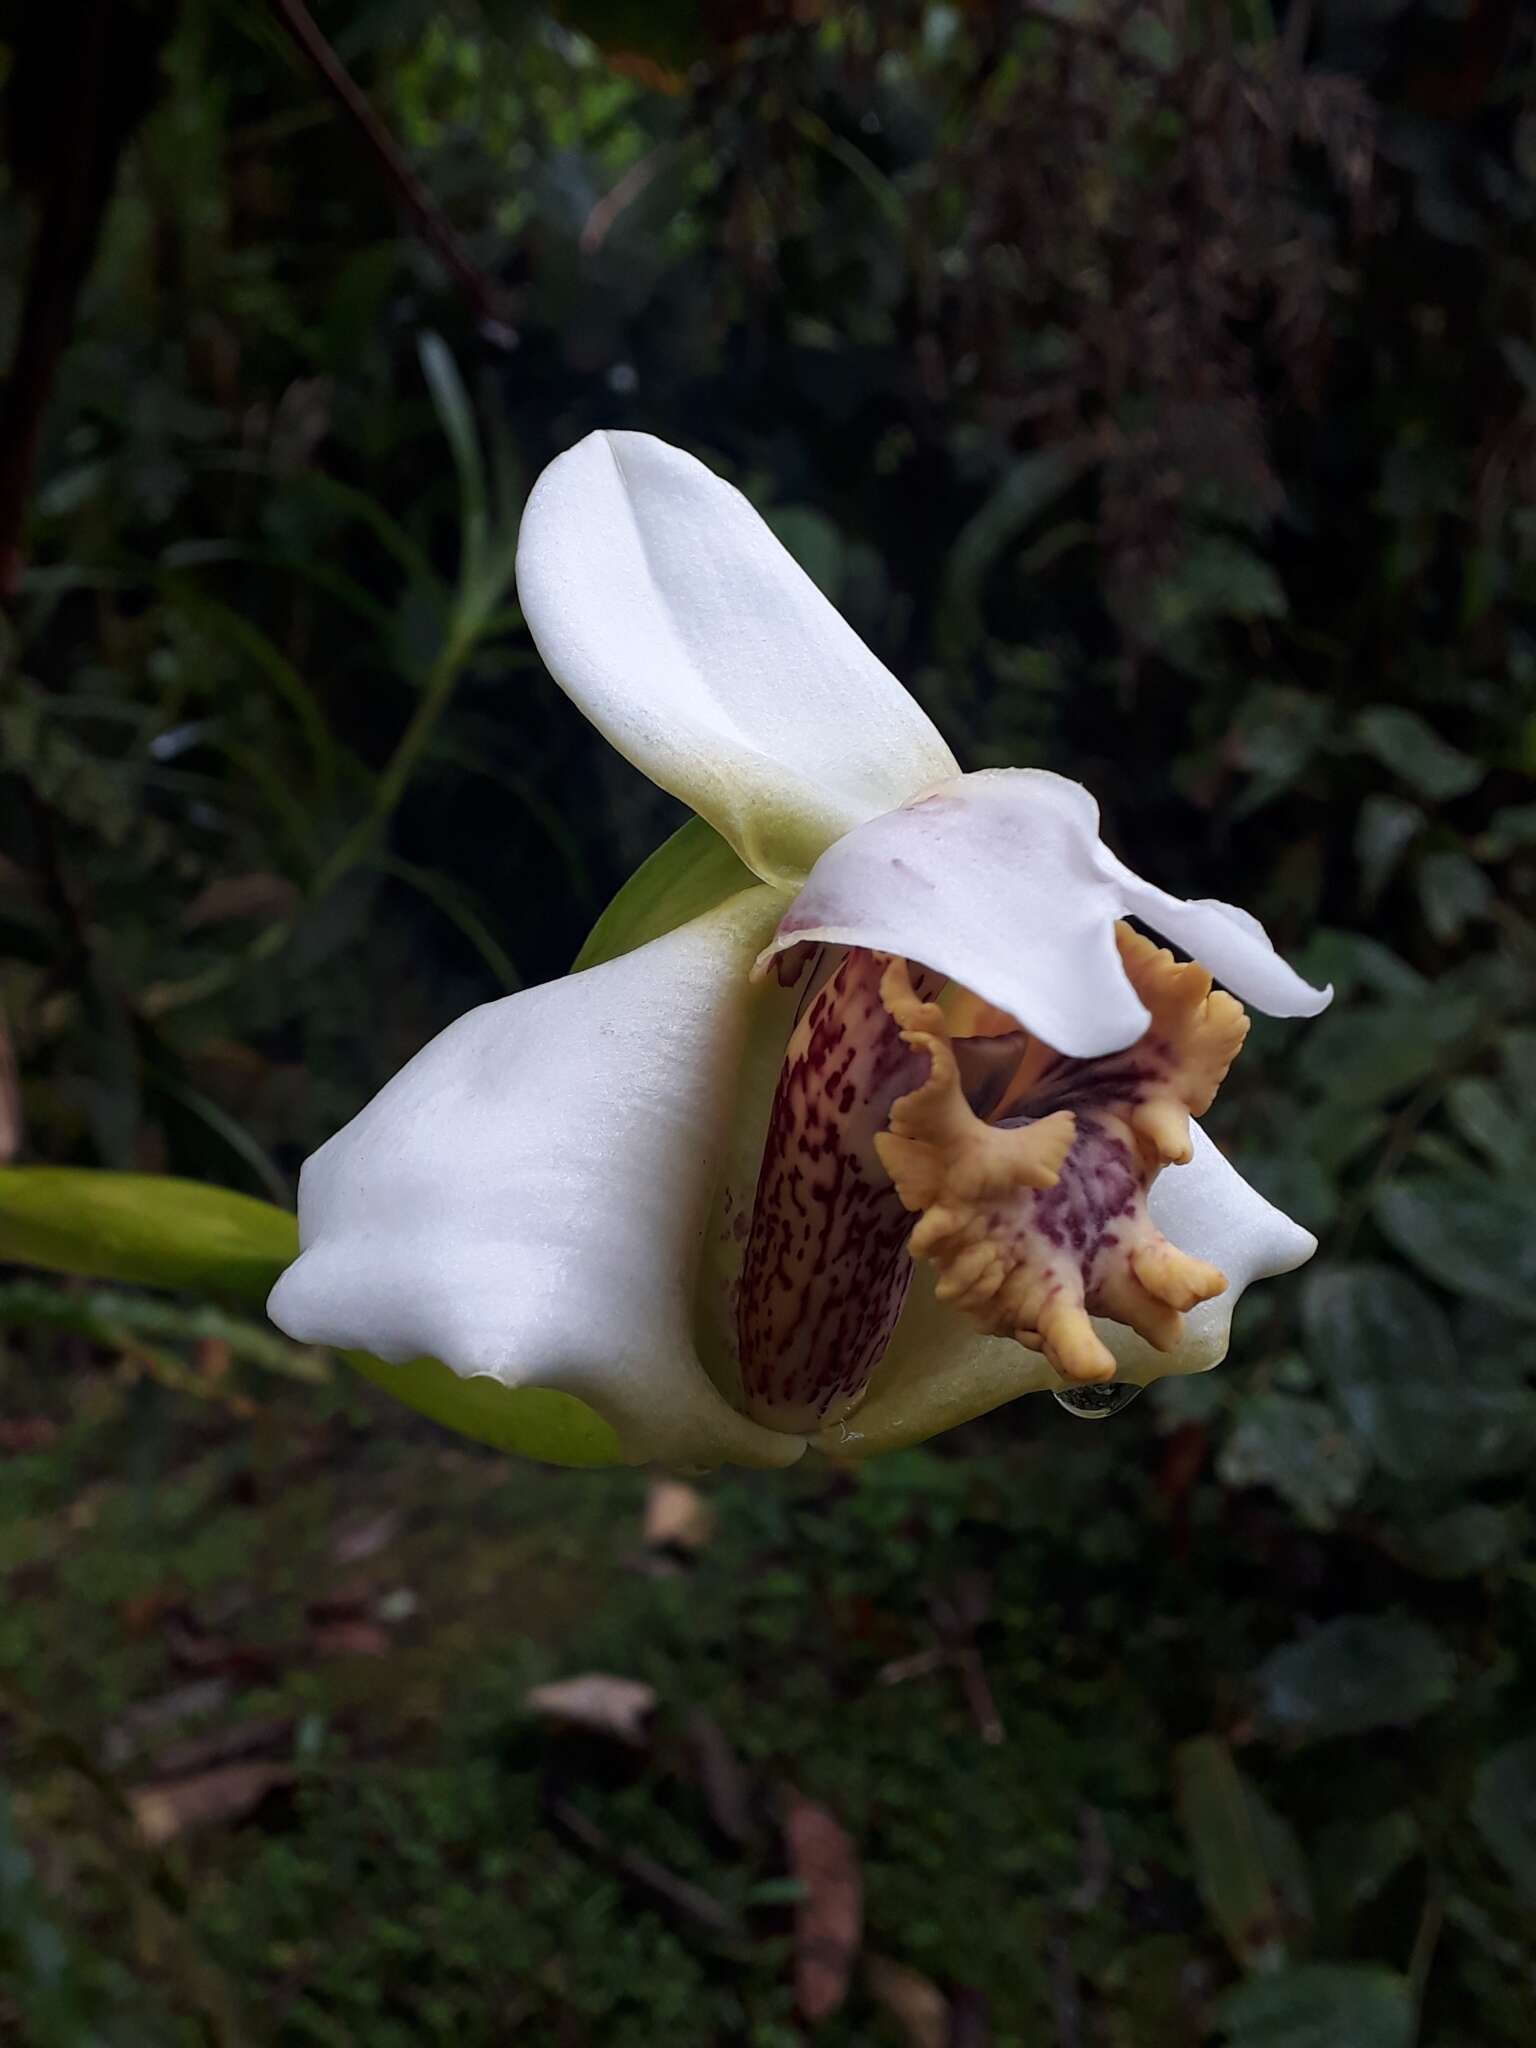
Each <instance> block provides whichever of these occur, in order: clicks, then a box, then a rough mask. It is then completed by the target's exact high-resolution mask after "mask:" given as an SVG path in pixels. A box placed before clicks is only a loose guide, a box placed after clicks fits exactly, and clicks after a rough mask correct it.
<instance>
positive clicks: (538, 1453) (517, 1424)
mask: <svg viewBox="0 0 1536 2048" xmlns="http://www.w3.org/2000/svg"><path fill="white" fill-rule="evenodd" d="M342 1357H343V1358H345V1359H346V1361H347V1363H348V1364H349V1365H352V1366H355V1367H356V1368H357V1370H358V1371H359V1372H360V1373H361V1374H362V1375H363V1378H364V1379H367V1380H372V1382H373V1384H374V1385H375V1386H376V1387H382V1388H383V1390H384V1392H385V1393H386V1394H392V1395H393V1396H394V1398H395V1399H396V1400H397V1401H403V1402H404V1403H405V1405H406V1406H407V1407H408V1408H414V1409H415V1410H416V1411H417V1413H418V1414H421V1415H426V1416H429V1417H430V1418H431V1420H432V1421H433V1422H440V1423H442V1425H443V1426H444V1428H445V1429H451V1430H454V1431H456V1432H457V1434H458V1435H460V1436H467V1437H472V1438H473V1439H474V1441H475V1442H476V1443H481V1444H489V1445H490V1447H491V1448H492V1450H497V1451H510V1452H512V1453H514V1454H515V1455H516V1456H518V1457H521V1458H538V1459H540V1460H542V1461H543V1463H545V1464H547V1465H586V1466H591V1465H621V1464H623V1462H624V1457H623V1453H622V1451H621V1450H620V1448H619V1440H618V1437H617V1436H616V1435H615V1434H614V1432H613V1431H612V1430H611V1429H610V1428H609V1426H608V1424H607V1423H606V1422H604V1421H603V1419H602V1417H601V1416H600V1415H597V1414H595V1413H594V1412H593V1410H592V1409H590V1408H589V1407H588V1406H587V1405H586V1403H585V1402H584V1401H578V1400H577V1399H576V1398H575V1396H574V1395H572V1394H562V1393H559V1392H557V1391H556V1390H555V1389H554V1388H553V1387H504V1386H503V1385H502V1384H501V1382H500V1381H499V1380H493V1379H488V1378H484V1377H482V1378H479V1379H470V1380H464V1379H460V1378H459V1375H458V1374H457V1373H456V1372H453V1371H452V1370H450V1368H449V1367H448V1366H446V1365H442V1364H440V1363H439V1362H438V1360H437V1359H435V1358H412V1359H408V1360H407V1361H406V1363H405V1364H404V1365H387V1364H386V1363H385V1362H384V1360H383V1359H382V1358H373V1357H371V1356H370V1355H369V1354H368V1353H367V1352H366V1351H344V1352H343V1353H342Z"/></svg>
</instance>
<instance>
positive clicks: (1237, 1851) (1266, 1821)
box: [1174, 1735, 1311, 1969]
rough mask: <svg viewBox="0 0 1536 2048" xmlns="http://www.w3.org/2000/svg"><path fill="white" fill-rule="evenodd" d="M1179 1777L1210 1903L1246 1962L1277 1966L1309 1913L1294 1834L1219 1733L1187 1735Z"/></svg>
mask: <svg viewBox="0 0 1536 2048" xmlns="http://www.w3.org/2000/svg"><path fill="white" fill-rule="evenodd" d="M1174 1778H1175V1782H1176V1785H1177V1789H1178V1808H1179V1822H1180V1825H1181V1826H1182V1827H1183V1829H1184V1834H1185V1837H1186V1839H1187V1840H1188V1842H1189V1852H1190V1856H1191V1857H1192V1859H1193V1861H1194V1866H1195V1883H1196V1885H1197V1886H1198V1888H1199V1892H1200V1897H1201V1899H1202V1900H1203V1901H1204V1903H1205V1909H1206V1911H1207V1912H1208V1913H1209V1914H1210V1916H1211V1918H1212V1920H1213V1921H1214V1922H1215V1923H1216V1925H1217V1926H1218V1927H1219V1928H1220V1929H1221V1933H1222V1938H1223V1939H1224V1940H1225V1942H1226V1944H1227V1946H1228V1948H1229V1949H1231V1951H1232V1954H1233V1956H1234V1957H1235V1958H1236V1959H1237V1961H1238V1962H1239V1963H1241V1964H1242V1965H1243V1966H1244V1968H1245V1969H1254V1968H1264V1967H1266V1966H1272V1965H1273V1964H1275V1963H1276V1962H1278V1961H1279V1960H1280V1959H1281V1958H1282V1957H1283V1956H1284V1955H1285V1953H1286V1947H1287V1942H1288V1939H1289V1936H1290V1934H1291V1932H1292V1931H1294V1930H1295V1929H1296V1928H1297V1927H1299V1926H1304V1925H1305V1924H1306V1923H1307V1921H1308V1920H1309V1919H1310V1917H1311V1909H1310V1905H1309V1902H1308V1897H1307V1883H1306V1871H1305V1865H1304V1863H1303V1861H1302V1856H1301V1851H1300V1849H1299V1847H1298V1846H1297V1842H1296V1837H1295V1835H1294V1834H1293V1833H1292V1831H1291V1829H1290V1827H1289V1826H1288V1825H1287V1824H1286V1823H1285V1822H1284V1821H1283V1820H1281V1819H1280V1817H1279V1815H1278V1814H1276V1813H1275V1812H1274V1811H1273V1809H1272V1808H1271V1807H1269V1806H1268V1805H1267V1804H1266V1803H1265V1801H1264V1799H1263V1798H1262V1796H1261V1795H1260V1793H1259V1792H1258V1791H1257V1789H1256V1788H1255V1787H1254V1786H1253V1785H1252V1784H1251V1783H1250V1782H1249V1780H1248V1779H1247V1778H1245V1777H1244V1776H1243V1774H1242V1772H1241V1771H1239V1769H1238V1768H1237V1765H1236V1764H1235V1763H1234V1762H1233V1760H1232V1752H1231V1750H1230V1749H1229V1748H1228V1746H1227V1744H1226V1743H1225V1742H1223V1741H1222V1740H1221V1738H1220V1737H1219V1736H1216V1735H1201V1736H1197V1737H1196V1738H1195V1740H1193V1741H1192V1742H1184V1743H1181V1744H1180V1745H1179V1747H1178V1749H1177V1750H1176V1751H1175V1753H1174Z"/></svg>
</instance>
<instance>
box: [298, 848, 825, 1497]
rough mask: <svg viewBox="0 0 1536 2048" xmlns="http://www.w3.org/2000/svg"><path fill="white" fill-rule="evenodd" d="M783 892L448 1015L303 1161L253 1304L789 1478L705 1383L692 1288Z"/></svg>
mask: <svg viewBox="0 0 1536 2048" xmlns="http://www.w3.org/2000/svg"><path fill="white" fill-rule="evenodd" d="M782 903H783V898H782V897H781V896H779V895H777V894H776V893H775V892H774V891H772V890H769V889H763V888H753V889H750V890H747V891H745V892H743V893H742V894H741V895H739V896H736V897H733V898H732V899H731V900H730V901H729V902H728V903H725V904H722V905H721V906H720V908H719V909H717V910H714V911H710V912H708V913H706V914H705V915H704V916H702V917H698V918H695V919H694V920H693V922H692V923H690V924H686V925H683V926H681V927H679V928H678V929H677V930H676V931H673V932H669V933H668V934H667V935H666V937H664V938H660V939H655V940H653V941H652V942H651V943H650V944H649V945H646V946H642V947H640V948H638V949H637V950H636V951H635V952H633V953H627V954H625V955H624V956H623V957H622V958H621V959H618V960H613V961H610V962H609V963H608V964H606V965H605V966H601V967H593V968H589V969H588V970H587V971H586V972H585V973H583V974H577V975H571V976H568V977H567V978H566V979H565V980H563V981H557V982H551V983H549V984H547V985H546V986H545V987H543V988H535V989H529V990H527V991H525V992H524V993H522V994H519V995H514V996H508V997H506V998H504V999H503V1000H502V1001H501V1002H496V1003H487V1004H486V1005H485V1006H484V1007H483V1008H481V1009H478V1010H472V1011H470V1012H469V1014H468V1015H467V1016H464V1017H461V1018H459V1020H458V1021H457V1022H456V1023H454V1024H451V1025H450V1026H449V1027H448V1029H447V1030H446V1031H444V1032H443V1033H442V1034H441V1035H440V1036H439V1037H437V1038H435V1039H433V1041H432V1042H431V1044H430V1045H428V1046H426V1047H425V1048H424V1049H423V1050H422V1051H421V1052H420V1053H418V1054H417V1056H416V1057H415V1059H413V1060H412V1061H411V1062H410V1064H409V1065H408V1066H406V1067H404V1068H403V1069H402V1070H401V1072H400V1073H398V1074H397V1075H396V1076H395V1077H394V1079H393V1080H392V1081H390V1082H389V1083H388V1085H387V1086H386V1087H385V1088H383V1089H382V1090H381V1091H380V1093H379V1094H378V1095H376V1096H375V1097H374V1099H373V1101H372V1102H370V1103H369V1104H368V1106H367V1107H366V1108H365V1109H364V1110H362V1111H361V1112H360V1113H359V1114H358V1115H357V1116H356V1117H354V1118H353V1120H352V1122H351V1123H349V1124H348V1125H347V1126H346V1128H345V1129H344V1130H342V1131H340V1132H338V1133H337V1135H336V1136H335V1137H334V1138H332V1139H331V1140H330V1142H329V1143H328V1144H326V1145H324V1146H322V1147H321V1149H320V1151H318V1152H317V1153H316V1154H315V1156H314V1157H313V1158H312V1159H311V1160H309V1161H308V1163H307V1164H306V1166H305V1168H304V1174H303V1178H302V1180H301V1182H300V1187H299V1235H300V1243H301V1246H302V1250H301V1253H300V1256H299V1258H298V1260H297V1261H296V1262H295V1264H294V1265H292V1266H290V1267H289V1269H288V1271H287V1272H286V1273H285V1274H284V1275H283V1277H282V1279H281V1280H280V1281H279V1282H278V1284H277V1287H276V1288H275V1290H274V1291H273V1295H272V1299H271V1302H270V1304H269V1307H270V1313H271V1316H272V1319H273V1321H274V1322H276V1323H277V1324H278V1325H279V1326H280V1327H281V1328H283V1329H284V1330H286V1331H287V1332H288V1333H289V1335H290V1336H293V1337H297V1338H299V1339H300V1340H301V1341H305V1342H310V1343H322V1344H332V1345H337V1346H357V1347H359V1348H361V1349H363V1350H365V1351H370V1352H374V1353H376V1354H377V1355H378V1356H380V1357H382V1358H385V1359H388V1360H390V1361H391V1362H392V1363H401V1362H404V1361H405V1360H408V1359H411V1358H414V1357H416V1356H417V1355H418V1354H420V1353H427V1354H430V1355H431V1356H433V1357H435V1358H439V1359H441V1360H442V1361H443V1362H444V1363H445V1364H447V1365H449V1366H451V1367H452V1368H453V1370H454V1371H455V1372H457V1373H459V1374H461V1375H463V1376H465V1377H471V1376H476V1375H482V1374H484V1375H488V1376H489V1377H491V1378H492V1379H495V1380H498V1381H500V1382H501V1383H502V1384H503V1385H505V1386H508V1387H547V1388H554V1389H556V1390H557V1391H560V1392H563V1393H567V1394H572V1395H575V1396H576V1397H577V1398H578V1399H580V1400H582V1401H584V1402H586V1403H587V1405H588V1406H589V1407H591V1408H593V1409H595V1410H596V1411H597V1413H598V1414H599V1415H601V1416H602V1417H603V1418H604V1420H605V1421H607V1422H608V1423H610V1424H611V1425H612V1426H613V1428H614V1429H615V1430H616V1431H617V1433H618V1436H619V1439H620V1442H621V1444H622V1445H623V1448H624V1452H625V1454H626V1456H628V1457H629V1458H631V1459H634V1460H637V1461H638V1460H644V1459H657V1460H662V1461H665V1462H669V1463H676V1464H688V1465H712V1464H718V1463H720V1462H721V1461H722V1460H730V1461H733V1462H736V1463H740V1464H752V1465H785V1464H790V1463H792V1462H793V1461H794V1459H795V1458H797V1457H798V1456H799V1455H800V1452H801V1451H802V1449H803V1448H804V1446H803V1444H802V1443H801V1442H799V1441H798V1440H797V1439H795V1438H792V1437H786V1436H783V1435H781V1434H778V1433H776V1432H775V1431H772V1430H766V1429H761V1428H759V1427H758V1426H757V1425H756V1424H755V1423H752V1422H749V1421H747V1420H746V1418H745V1417H744V1416H742V1415H739V1414H738V1413H737V1412H736V1411H735V1409H734V1408H732V1407H731V1406H730V1405H729V1404H728V1403H727V1402H726V1401H725V1400H723V1399H722V1398H721V1396H720V1394H719V1393H718V1392H717V1391H716V1389H715V1387H714V1386H713V1384H712V1383H711V1381H710V1379H709V1377H708V1376H707V1374H706V1373H705V1371H704V1368H703V1366H702V1365H701V1364H700V1363H699V1360H698V1357H697V1354H696V1351H695V1348H694V1342H693V1331H692V1296H693V1286H694V1279H695V1275H696V1273H697V1269H698V1265H699V1257H700V1252H701V1249H702V1244H703V1236H704V1231H705V1228H706V1223H707V1214H706V1212H707V1209H708V1205H709V1201H710V1197H711V1195H712V1193H713V1191H714V1188H715V1186H716V1184H717V1181H718V1178H719V1174H720V1169H721V1162H722V1159H723V1156H724V1151H725V1147H726V1141H727V1132H728V1124H729V1115H730V1108H731V1092H732V1085H733V1080H734V1076H735V1072H736V1067H737V1063H738V1060H739V1058H740V1054H741V1048H742V1043H743V1038H744V1035H745V1029H746V1021H747V1015H748V1011H749V1008H750V1006H751V1004H752V1001H753V995H754V992H753V990H752V988H751V986H750V984H749V982H748V978H747V972H748V968H749V966H750V963H751V960H752V956H753V953H754V952H755V951H756V949H757V948H758V947H759V946H761V944H762V943H763V940H764V939H765V938H766V937H767V935H768V932H769V931H770V930H771V928H772V924H773V919H774V917H775V915H776V914H777V912H778V910H779V908H781V907H782Z"/></svg>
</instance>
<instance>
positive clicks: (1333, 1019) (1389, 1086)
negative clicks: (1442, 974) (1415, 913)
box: [1298, 989, 1484, 1107]
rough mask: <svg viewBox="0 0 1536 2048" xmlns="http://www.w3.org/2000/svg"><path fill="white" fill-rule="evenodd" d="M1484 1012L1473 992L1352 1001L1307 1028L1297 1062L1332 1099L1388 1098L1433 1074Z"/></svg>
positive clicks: (1361, 1103) (1360, 1101) (1361, 1102)
mask: <svg viewBox="0 0 1536 2048" xmlns="http://www.w3.org/2000/svg"><path fill="white" fill-rule="evenodd" d="M1483 1016H1484V1009H1483V1005H1482V1003H1481V1002H1479V1000H1478V998H1477V997H1476V996H1472V995H1459V994H1457V993H1456V992H1455V990H1450V991H1446V990H1444V989H1436V990H1434V991H1433V992H1432V993H1431V994H1429V995H1427V996H1422V995H1421V996H1419V997H1417V998H1415V999H1412V1000H1409V999H1407V998H1404V999H1403V1000H1401V1001H1393V1002H1387V1003H1372V1004H1369V1005H1365V1004H1359V1003H1355V1004H1350V1005H1348V1006H1346V1007H1344V1008H1341V1009H1338V1010H1336V1011H1334V1012H1332V1013H1331V1014H1330V1015H1329V1016H1327V1017H1324V1018H1323V1019H1322V1020H1321V1021H1320V1022H1319V1023H1318V1024H1317V1025H1316V1027H1315V1028H1314V1029H1313V1030H1311V1031H1310V1032H1308V1034H1307V1036H1306V1038H1305V1040H1304V1041H1303V1044H1302V1049H1301V1053H1300V1056H1299V1062H1298V1063H1299V1065H1300V1068H1301V1070H1302V1072H1303V1073H1304V1074H1305V1076H1306V1077H1307V1079H1308V1081H1309V1082H1311V1083H1312V1085H1313V1086H1314V1087H1316V1088H1317V1090H1318V1091H1319V1093H1320V1094H1322V1095H1323V1096H1324V1097H1325V1098H1326V1099H1327V1100H1329V1101H1331V1102H1338V1103H1345V1104H1348V1105H1349V1106H1351V1107H1355V1106H1361V1107H1363V1106H1365V1105H1368V1104H1371V1103H1377V1102H1388V1101H1390V1100H1391V1099H1392V1097H1393V1096H1395V1095H1404V1094H1406V1093H1407V1092H1408V1090H1409V1089H1410V1088H1414V1087H1416V1086H1417V1085H1418V1084H1419V1082H1421V1081H1423V1080H1424V1079H1425V1078H1426V1077H1427V1076H1428V1075H1429V1074H1431V1073H1432V1072H1433V1071H1434V1069H1435V1068H1436V1067H1437V1066H1438V1065H1439V1063H1440V1061H1441V1059H1442V1057H1443V1056H1444V1055H1445V1054H1446V1053H1447V1052H1449V1050H1450V1049H1451V1048H1452V1047H1453V1046H1454V1045H1455V1044H1456V1043H1457V1041H1458V1040H1459V1039H1462V1038H1465V1037H1466V1036H1467V1034H1468V1033H1469V1032H1471V1031H1473V1030H1475V1029H1476V1028H1477V1027H1478V1025H1479V1024H1480V1023H1481V1022H1482V1021H1483Z"/></svg>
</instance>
